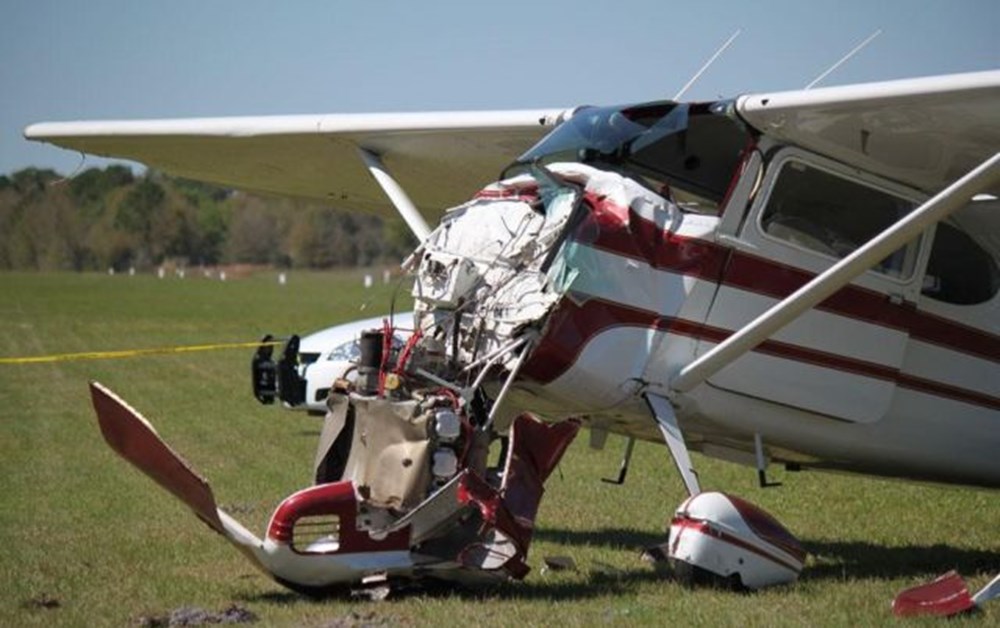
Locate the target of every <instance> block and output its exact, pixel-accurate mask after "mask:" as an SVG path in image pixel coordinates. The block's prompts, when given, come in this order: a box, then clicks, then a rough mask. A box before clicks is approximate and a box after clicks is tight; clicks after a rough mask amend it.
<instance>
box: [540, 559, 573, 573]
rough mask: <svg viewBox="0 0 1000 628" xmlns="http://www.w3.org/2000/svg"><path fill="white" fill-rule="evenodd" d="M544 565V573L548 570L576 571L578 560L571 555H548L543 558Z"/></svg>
mask: <svg viewBox="0 0 1000 628" xmlns="http://www.w3.org/2000/svg"><path fill="white" fill-rule="evenodd" d="M542 562H543V563H544V565H545V566H544V567H542V573H545V572H546V571H576V561H574V560H573V559H572V558H570V557H569V556H546V557H544V558H543V559H542Z"/></svg>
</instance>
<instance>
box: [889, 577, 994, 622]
mask: <svg viewBox="0 0 1000 628" xmlns="http://www.w3.org/2000/svg"><path fill="white" fill-rule="evenodd" d="M974 608H976V604H975V602H973V601H972V596H971V595H969V588H968V587H967V586H966V584H965V580H963V579H962V576H960V575H958V572H957V571H955V570H952V571H949V572H948V573H946V574H944V575H943V576H941V577H939V578H937V579H936V580H934V581H933V582H929V583H927V584H921V585H919V586H915V587H911V588H909V589H906V590H905V591H902V592H900V594H899V595H897V596H896V599H894V600H893V601H892V612H893V614H894V615H896V616H897V617H912V616H914V615H940V616H944V617H949V616H951V615H957V614H959V613H965V612H968V611H971V610H972V609H974Z"/></svg>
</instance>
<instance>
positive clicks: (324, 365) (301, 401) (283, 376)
mask: <svg viewBox="0 0 1000 628" xmlns="http://www.w3.org/2000/svg"><path fill="white" fill-rule="evenodd" d="M386 318H388V315H385V316H376V317H373V318H367V319H364V320H360V321H353V322H350V323H344V324H342V325H334V326H333V327H328V328H327V329H323V330H320V331H317V332H314V333H312V334H309V335H308V336H304V337H302V338H299V337H298V336H292V337H291V338H289V340H288V342H287V343H285V345H284V347H283V348H282V351H281V354H280V357H279V359H278V361H277V362H275V361H274V360H273V359H272V355H273V349H274V346H273V344H271V342H272V337H271V336H265V337H264V339H263V341H262V342H264V343H266V344H262V345H261V346H260V347H259V348H258V349H257V352H256V353H255V354H254V358H253V362H252V363H251V370H252V376H253V392H254V396H255V397H256V398H257V400H258V401H260V402H261V403H264V404H272V403H274V400H275V399H276V398H277V399H280V400H281V403H282V405H284V406H285V407H286V408H288V409H292V410H305V411H307V412H309V413H310V414H325V413H326V398H327V396H329V394H330V388H331V386H332V385H333V382H334V381H336V380H337V379H339V378H342V377H346V376H348V375H349V374H350V372H351V371H352V370H353V369H354V368H355V367H356V366H357V362H358V358H359V357H360V356H361V348H360V345H359V342H358V340H359V338H360V337H361V332H363V331H367V330H371V329H382V326H383V321H384V320H385V319H386ZM392 322H393V326H394V327H396V332H395V334H394V335H393V345H394V346H395V347H396V348H397V349H398V348H400V347H402V345H403V344H404V343H405V342H406V340H407V339H408V338H409V336H410V334H411V331H410V330H411V329H413V312H399V313H396V314H395V315H394V316H393V319H392Z"/></svg>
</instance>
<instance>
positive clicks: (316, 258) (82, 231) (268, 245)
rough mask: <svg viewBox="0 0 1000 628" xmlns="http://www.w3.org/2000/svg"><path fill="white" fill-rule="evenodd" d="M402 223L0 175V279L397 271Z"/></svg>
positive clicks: (274, 202)
mask: <svg viewBox="0 0 1000 628" xmlns="http://www.w3.org/2000/svg"><path fill="white" fill-rule="evenodd" d="M414 246H415V241H414V240H413V238H412V236H411V235H410V232H409V231H408V230H407V228H406V227H405V225H403V224H402V222H401V221H386V222H383V221H381V220H380V219H379V218H377V217H375V216H370V215H366V214H357V213H351V212H349V211H340V210H337V209H334V208H332V207H329V206H325V205H321V204H317V203H309V202H305V201H298V200H292V199H285V198H274V197H267V196H262V195H255V194H248V193H243V192H238V191H234V190H229V189H226V188H222V187H219V186H215V185H211V184H207V183H201V182H198V181H191V180H188V179H181V178H176V177H171V176H168V175H166V174H164V173H161V172H157V171H152V170H150V171H147V172H146V173H145V174H143V175H141V176H137V175H135V174H134V173H133V172H132V170H131V169H129V168H127V167H125V166H120V165H112V166H108V167H106V168H103V169H102V168H91V169H88V170H85V171H83V172H81V173H80V174H78V175H76V176H74V177H73V178H72V179H65V178H64V177H63V176H62V175H60V174H58V173H56V172H55V171H53V170H48V169H39V168H25V169H23V170H19V171H17V172H14V173H12V174H10V175H0V269H4V270H77V271H84V270H102V271H103V270H107V269H109V268H114V269H117V270H123V269H126V268H136V269H140V270H142V269H149V268H153V267H157V266H160V265H162V264H167V263H169V264H173V265H176V266H203V265H217V264H234V263H246V264H266V265H272V266H279V267H294V268H332V267H337V266H368V265H372V264H382V263H390V262H391V263H398V262H399V261H400V260H401V259H402V258H403V257H404V256H405V255H406V254H408V253H409V251H410V250H412V248H413V247H414Z"/></svg>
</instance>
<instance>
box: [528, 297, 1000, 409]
mask: <svg viewBox="0 0 1000 628" xmlns="http://www.w3.org/2000/svg"><path fill="white" fill-rule="evenodd" d="M570 297H571V298H567V299H563V300H562V301H561V302H560V304H559V306H558V307H557V308H556V310H555V311H554V312H553V313H552V314H551V316H550V318H549V326H548V331H547V332H546V334H545V335H544V336H543V337H542V340H541V342H540V343H539V345H538V347H537V348H536V349H535V351H534V353H533V354H532V356H531V359H530V360H529V361H528V362H527V363H526V364H525V366H524V369H523V373H524V374H525V375H527V376H528V377H530V378H532V379H534V380H536V381H538V382H541V383H543V384H547V383H549V382H552V381H553V380H555V379H556V378H557V377H559V376H560V375H562V374H563V373H565V372H566V371H567V370H569V368H570V366H572V364H573V363H574V362H576V360H577V358H578V357H579V355H580V353H581V352H582V351H583V348H584V346H586V344H587V343H588V342H590V341H591V340H592V339H593V338H595V337H596V336H597V335H598V334H600V333H602V332H605V331H608V330H610V329H614V328H617V327H639V328H643V329H656V330H658V331H663V332H666V333H669V334H677V335H680V336H687V337H690V338H694V339H696V340H706V341H709V342H713V343H719V342H722V341H723V340H725V339H726V338H728V337H729V336H730V335H731V334H732V333H733V332H732V331H731V330H728V329H722V328H720V327H714V326H710V325H705V324H702V323H698V322H695V321H690V320H685V319H681V318H673V317H668V316H660V315H659V314H657V313H655V312H651V311H648V310H643V309H639V308H634V307H630V306H626V305H622V304H620V303H614V302H612V301H607V300H605V299H599V298H597V297H593V296H591V295H587V294H578V295H570ZM573 297H576V298H573ZM754 351H755V352H757V353H763V354H766V355H772V356H775V357H779V358H784V359H787V360H794V361H796V362H803V363H806V364H812V365H815V366H820V367H823V368H829V369H833V370H836V371H841V372H845V373H852V374H855V375H861V376H863V377H873V378H876V379H881V380H885V381H888V382H894V383H895V384H896V385H897V386H900V387H903V388H908V389H911V390H915V391H917V392H921V393H925V394H929V395H935V396H938V397H946V398H949V399H954V400H956V401H962V402H965V403H969V404H973V405H978V406H983V407H986V408H990V409H993V410H1000V398H997V397H994V396H992V395H988V394H986V393H981V392H978V391H974V390H968V389H965V388H960V387H958V386H953V385H951V384H945V383H943V382H938V381H934V380H928V379H924V378H920V377H915V376H912V375H907V374H905V373H901V372H900V371H899V370H898V369H896V368H892V367H888V366H884V365H881V364H876V363H874V362H868V361H866V360H858V359H856V358H849V357H845V356H842V355H837V354H834V353H829V352H826V351H819V350H817V349H810V348H808V347H803V346H801V345H795V344H791V343H787V342H780V341H777V340H766V341H764V342H763V343H761V344H760V345H758V346H757V348H755V349H754Z"/></svg>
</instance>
